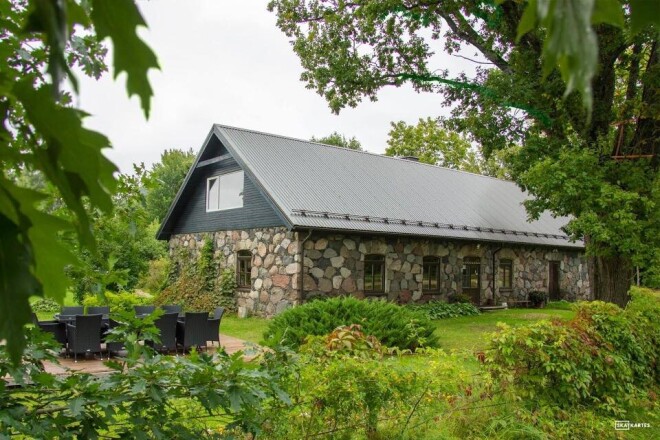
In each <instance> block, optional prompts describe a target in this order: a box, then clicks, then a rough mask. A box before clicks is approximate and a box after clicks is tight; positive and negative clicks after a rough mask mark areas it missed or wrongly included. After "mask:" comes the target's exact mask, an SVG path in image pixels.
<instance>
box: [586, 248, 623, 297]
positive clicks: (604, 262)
mask: <svg viewBox="0 0 660 440" xmlns="http://www.w3.org/2000/svg"><path fill="white" fill-rule="evenodd" d="M592 262H593V283H592V285H591V287H592V291H593V294H594V299H597V300H600V301H607V302H612V303H614V304H617V305H619V306H620V307H625V306H626V304H627V303H628V300H630V296H629V294H628V291H629V290H630V286H631V284H632V279H633V265H632V261H631V260H630V259H629V258H625V257H622V256H619V255H617V256H608V257H604V256H596V257H592Z"/></svg>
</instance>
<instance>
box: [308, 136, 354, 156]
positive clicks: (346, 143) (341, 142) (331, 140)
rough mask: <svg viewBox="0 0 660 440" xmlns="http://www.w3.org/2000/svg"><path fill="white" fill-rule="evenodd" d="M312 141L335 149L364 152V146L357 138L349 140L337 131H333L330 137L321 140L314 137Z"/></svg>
mask: <svg viewBox="0 0 660 440" xmlns="http://www.w3.org/2000/svg"><path fill="white" fill-rule="evenodd" d="M310 141H312V142H318V143H319V144H326V145H334V146H335V147H341V148H348V149H349V150H358V151H362V144H360V141H358V140H357V139H356V138H355V136H353V137H352V138H347V137H346V136H344V135H343V134H340V133H338V132H336V131H333V132H332V133H330V134H329V135H328V136H323V137H319V138H317V137H315V136H312V138H311V139H310Z"/></svg>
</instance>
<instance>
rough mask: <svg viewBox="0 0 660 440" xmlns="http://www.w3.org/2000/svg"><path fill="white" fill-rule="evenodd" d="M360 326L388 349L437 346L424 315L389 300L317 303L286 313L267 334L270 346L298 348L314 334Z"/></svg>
mask: <svg viewBox="0 0 660 440" xmlns="http://www.w3.org/2000/svg"><path fill="white" fill-rule="evenodd" d="M351 324H359V325H360V326H361V327H362V329H363V331H364V332H365V333H366V334H369V335H373V336H374V337H376V338H377V339H378V340H379V341H381V342H382V343H383V344H384V345H385V346H387V347H397V348H400V349H410V350H415V349H417V348H419V347H423V346H433V345H434V344H435V342H436V340H435V337H434V336H433V331H434V329H435V328H434V327H433V325H432V324H431V322H430V321H429V320H428V318H426V317H425V316H424V314H422V313H418V312H415V311H412V310H410V309H407V308H404V307H401V306H398V305H396V304H392V303H388V302H385V301H361V300H359V299H356V298H353V297H337V298H331V299H327V300H317V301H312V302H309V303H306V304H303V305H301V306H298V307H293V308H291V309H288V310H285V311H284V312H282V313H280V314H279V315H277V316H276V317H275V318H273V320H272V321H271V322H270V324H269V326H268V329H267V330H266V332H265V333H264V339H265V343H266V344H267V345H269V346H275V345H279V344H282V345H284V346H287V347H292V348H298V347H299V346H300V345H301V344H302V343H303V342H304V341H305V339H306V338H307V337H308V336H310V335H317V336H322V335H327V334H328V333H330V332H332V331H333V330H334V329H336V328H337V327H339V326H346V325H351Z"/></svg>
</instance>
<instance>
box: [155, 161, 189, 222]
mask: <svg viewBox="0 0 660 440" xmlns="http://www.w3.org/2000/svg"><path fill="white" fill-rule="evenodd" d="M194 160H195V153H194V152H193V151H192V149H190V150H186V151H183V150H177V149H171V150H165V151H164V152H163V153H162V154H161V155H160V161H158V162H156V163H154V165H153V166H152V167H151V170H150V172H149V174H148V176H149V177H148V178H149V181H150V183H149V185H148V188H147V196H146V205H147V214H148V217H149V219H150V220H153V219H156V220H157V222H158V223H161V222H162V221H163V220H164V219H165V214H167V210H168V209H169V207H170V205H171V204H172V201H173V200H174V198H175V196H176V194H177V192H178V191H179V188H181V184H182V183H183V180H184V179H185V177H186V174H187V173H188V170H189V169H190V167H191V166H192V164H193V161H194Z"/></svg>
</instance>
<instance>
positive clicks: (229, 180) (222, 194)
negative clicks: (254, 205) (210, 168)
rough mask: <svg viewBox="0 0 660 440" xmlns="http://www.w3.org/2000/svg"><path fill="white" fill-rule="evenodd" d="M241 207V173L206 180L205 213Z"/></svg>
mask: <svg viewBox="0 0 660 440" xmlns="http://www.w3.org/2000/svg"><path fill="white" fill-rule="evenodd" d="M242 207H243V171H236V172H235V173H229V174H223V175H221V176H215V177H209V178H208V179H206V212H212V211H222V210H225V209H234V208H242Z"/></svg>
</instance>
